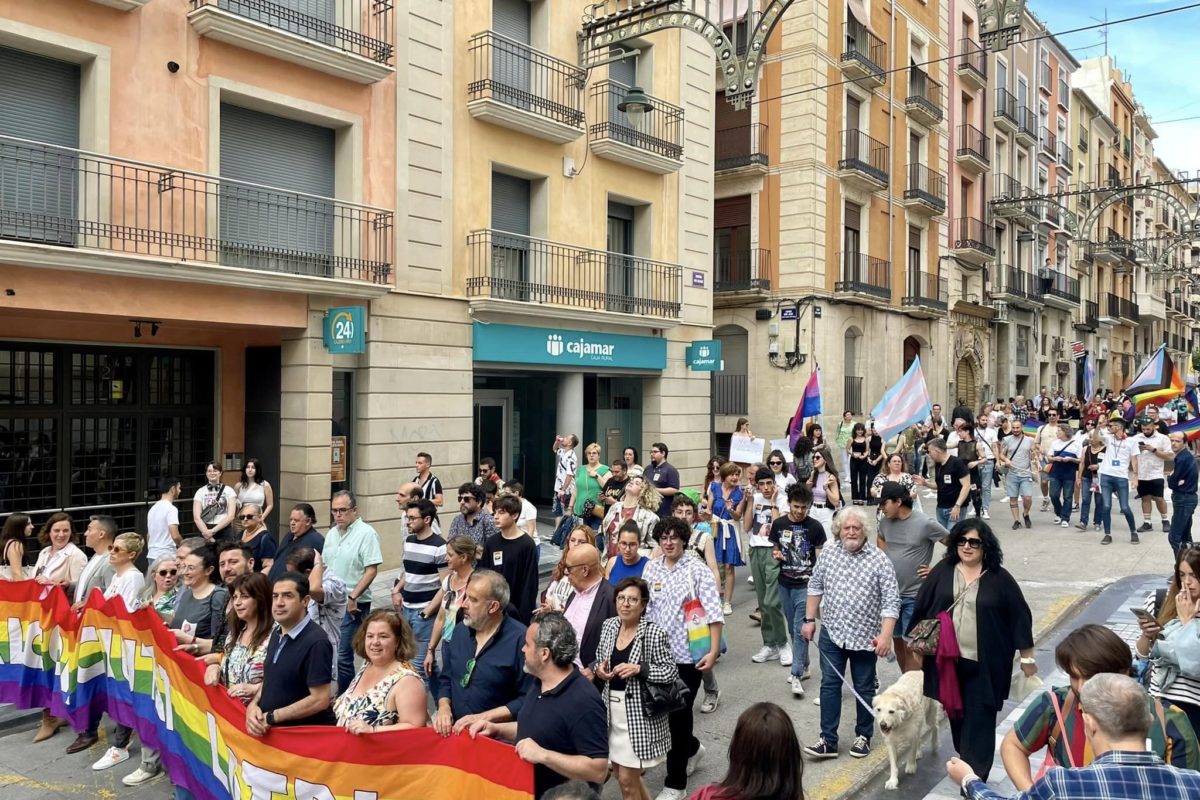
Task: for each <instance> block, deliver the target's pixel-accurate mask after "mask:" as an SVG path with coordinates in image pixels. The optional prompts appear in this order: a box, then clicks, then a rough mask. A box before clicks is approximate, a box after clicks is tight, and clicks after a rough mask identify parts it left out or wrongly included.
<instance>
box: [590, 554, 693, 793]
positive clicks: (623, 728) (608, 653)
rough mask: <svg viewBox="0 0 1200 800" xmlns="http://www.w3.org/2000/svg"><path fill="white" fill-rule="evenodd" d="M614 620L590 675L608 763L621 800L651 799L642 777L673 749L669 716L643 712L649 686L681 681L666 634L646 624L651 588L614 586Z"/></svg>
mask: <svg viewBox="0 0 1200 800" xmlns="http://www.w3.org/2000/svg"><path fill="white" fill-rule="evenodd" d="M616 593H617V594H616V597H617V615H616V616H615V617H611V618H609V619H607V620H605V621H604V625H603V626H602V627H601V629H600V644H599V645H597V647H596V663H595V665H594V668H593V671H594V672H595V674H596V677H597V678H599V679H600V680H601V681H603V687H602V688H601V690H600V696H601V697H602V698H603V700H604V707H605V708H607V709H608V760H609V761H611V762H612V765H613V774H614V775H616V778H617V784H618V785H619V786H620V787H621V798H622V800H644V798H647V797H649V794H648V793H647V792H646V784H645V783H644V782H643V781H642V773H643V772H645V771H646V770H647V769H649V768H650V767H655V766H658V765H659V764H661V763H662V762H664V761H666V760H667V750H669V749H670V747H671V729H670V727H669V725H668V723H667V717H668V714H666V713H662V714H655V715H653V716H652V715H650V714H649V713H647V711H646V709H645V705H644V704H643V698H644V697H645V693H644V691H643V687H644V686H645V684H647V683H659V684H667V685H670V684H672V683H674V682H675V678H676V677H678V676H679V668H678V667H677V666H676V665H675V659H674V657H673V656H672V655H671V648H670V645H669V644H668V642H667V634H666V632H665V631H663V629H662V628H660V627H659V626H658V624H657V623H655V622H654V621H653V620H649V619H646V606H647V604H649V602H650V587H649V586H648V585H647V584H646V582H645V581H644V580H642V579H641V578H635V577H629V578H624V579H622V580H621V582H620V583H618V584H617V586H616Z"/></svg>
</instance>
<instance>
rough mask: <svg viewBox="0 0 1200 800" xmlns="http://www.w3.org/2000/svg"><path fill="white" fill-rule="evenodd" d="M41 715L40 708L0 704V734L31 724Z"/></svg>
mask: <svg viewBox="0 0 1200 800" xmlns="http://www.w3.org/2000/svg"><path fill="white" fill-rule="evenodd" d="M41 716H42V710H41V709H40V708H17V707H15V706H0V736H3V735H6V734H8V733H12V732H13V731H16V730H20V729H21V728H24V727H26V726H31V725H33V724H34V723H35V722H37V721H38V720H39V719H40V718H41Z"/></svg>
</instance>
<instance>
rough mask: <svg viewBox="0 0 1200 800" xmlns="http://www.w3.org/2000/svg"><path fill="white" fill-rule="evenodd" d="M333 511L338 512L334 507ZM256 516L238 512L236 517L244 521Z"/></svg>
mask: <svg viewBox="0 0 1200 800" xmlns="http://www.w3.org/2000/svg"><path fill="white" fill-rule="evenodd" d="M333 513H335V514H336V513H338V512H337V510H336V509H335V510H334V512H333ZM257 516H258V514H239V515H238V519H240V520H243V521H245V520H251V519H254V518H255V517H257Z"/></svg>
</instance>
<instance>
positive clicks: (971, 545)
mask: <svg viewBox="0 0 1200 800" xmlns="http://www.w3.org/2000/svg"><path fill="white" fill-rule="evenodd" d="M958 546H959V547H965V548H967V549H968V550H981V549H983V539H967V538H963V539H959V540H958Z"/></svg>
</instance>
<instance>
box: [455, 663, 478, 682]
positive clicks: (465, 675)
mask: <svg viewBox="0 0 1200 800" xmlns="http://www.w3.org/2000/svg"><path fill="white" fill-rule="evenodd" d="M474 673H475V659H473V658H472V659H471V660H470V661H468V662H467V671H466V672H465V673H463V676H462V677H461V678H459V680H458V685H459V686H461V687H462V688H464V689H465V688H467V687H468V686H469V685H470V684H471V675H473V674H474Z"/></svg>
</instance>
